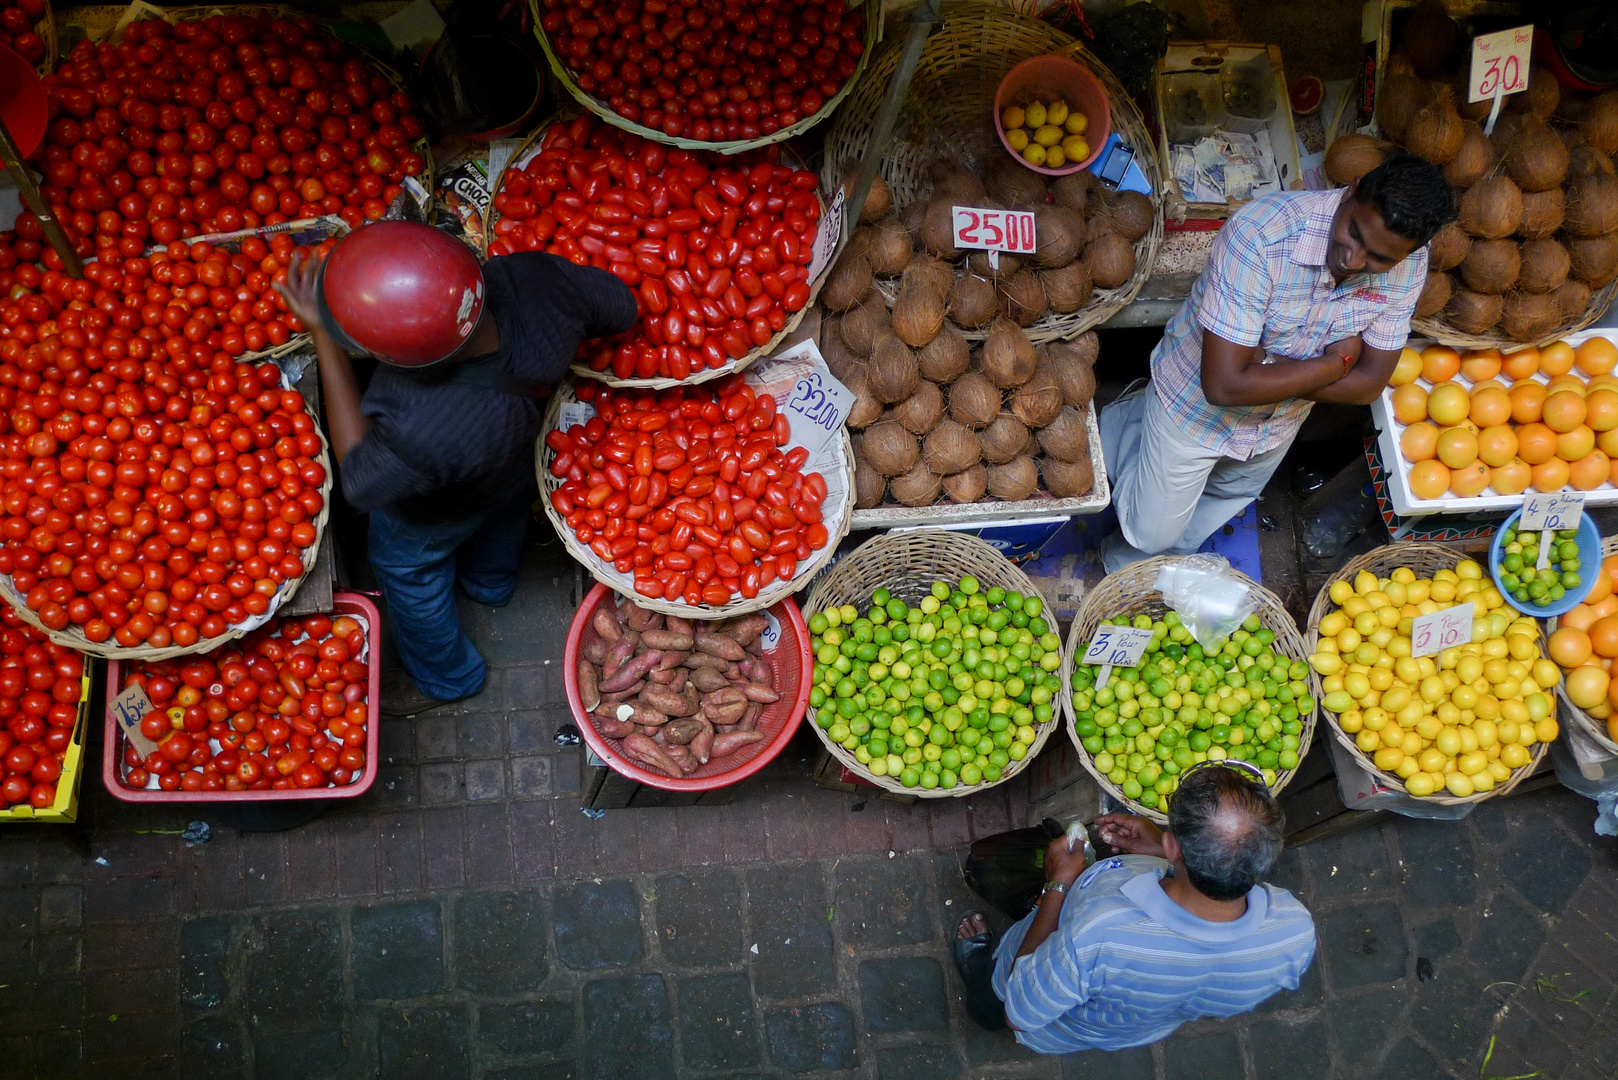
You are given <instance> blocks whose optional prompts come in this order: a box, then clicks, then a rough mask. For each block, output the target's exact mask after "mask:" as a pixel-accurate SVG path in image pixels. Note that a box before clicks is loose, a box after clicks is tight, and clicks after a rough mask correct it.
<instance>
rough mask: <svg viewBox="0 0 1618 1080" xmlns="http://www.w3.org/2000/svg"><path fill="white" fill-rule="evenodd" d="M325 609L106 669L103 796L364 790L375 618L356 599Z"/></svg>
mask: <svg viewBox="0 0 1618 1080" xmlns="http://www.w3.org/2000/svg"><path fill="white" fill-rule="evenodd" d="M332 605H333V606H332V611H331V613H330V614H327V615H307V616H303V617H301V618H296V619H276V620H271V621H270V622H269V623H267V624H265V625H264V626H263V627H261V628H259V629H258V630H256V631H254V632H253V633H251V634H249V635H248V636H247V637H245V638H244V639H243V640H242V641H241V642H240V643H237V644H232V645H230V646H228V647H226V648H222V649H215V650H214V651H212V652H209V653H205V654H203V655H201V656H192V657H187V658H185V659H183V660H163V661H155V662H154V661H135V662H131V663H119V662H117V661H114V662H112V663H109V664H108V665H107V716H106V736H107V737H106V748H105V751H104V752H103V756H102V777H103V779H104V781H105V782H106V785H107V790H108V791H110V792H111V793H112V794H113V796H114V797H116V798H119V799H122V800H124V801H125V802H188V801H232V800H240V799H251V800H262V799H348V798H353V797H354V796H356V795H360V794H363V793H364V792H365V791H366V790H367V789H369V788H370V786H371V784H372V783H373V782H374V781H375V780H376V772H377V741H378V738H379V734H378V724H377V715H378V713H377V710H378V707H379V702H380V700H381V682H380V680H381V669H380V667H379V665H378V664H377V660H376V652H375V649H376V636H375V635H376V633H377V629H378V627H379V626H380V621H379V619H378V616H377V610H376V605H375V604H373V603H371V601H370V600H368V599H367V598H366V597H364V596H361V595H359V594H358V593H337V594H335V595H334V596H333V597H332ZM137 685H138V686H139V687H140V688H141V691H142V692H143V693H144V698H143V697H142V695H141V693H133V692H131V687H134V686H137Z"/></svg>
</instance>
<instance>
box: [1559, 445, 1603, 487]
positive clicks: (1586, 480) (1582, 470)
mask: <svg viewBox="0 0 1618 1080" xmlns="http://www.w3.org/2000/svg"><path fill="white" fill-rule="evenodd" d="M1611 475H1612V460H1611V459H1610V458H1608V457H1607V455H1606V454H1603V453H1602V452H1601V451H1600V450H1592V451H1590V452H1589V453H1588V454H1586V455H1585V456H1584V457H1581V458H1579V460H1577V461H1575V462H1573V463H1572V464H1570V465H1569V466H1568V480H1569V482H1570V483H1572V485H1573V486H1574V487H1576V488H1578V489H1579V490H1580V491H1593V490H1595V489H1596V488H1598V487H1600V486H1601V485H1602V484H1605V483H1606V482H1607V478H1608V477H1609V476H1611Z"/></svg>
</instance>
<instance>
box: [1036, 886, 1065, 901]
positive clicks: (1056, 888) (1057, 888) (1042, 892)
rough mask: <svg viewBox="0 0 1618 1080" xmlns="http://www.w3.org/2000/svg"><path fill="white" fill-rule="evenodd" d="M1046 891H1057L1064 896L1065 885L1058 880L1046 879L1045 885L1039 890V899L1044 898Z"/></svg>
mask: <svg viewBox="0 0 1618 1080" xmlns="http://www.w3.org/2000/svg"><path fill="white" fill-rule="evenodd" d="M1047 893H1059V894H1060V895H1062V896H1066V895H1067V886H1066V885H1063V884H1062V883H1061V882H1060V881H1047V882H1046V883H1045V887H1044V888H1043V889H1041V890H1039V898H1040V899H1041V900H1043V899H1045V895H1046V894H1047Z"/></svg>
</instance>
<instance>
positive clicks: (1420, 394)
mask: <svg viewBox="0 0 1618 1080" xmlns="http://www.w3.org/2000/svg"><path fill="white" fill-rule="evenodd" d="M1392 400H1393V418H1394V419H1395V420H1397V421H1399V423H1401V424H1415V423H1419V422H1421V421H1423V420H1425V419H1427V391H1425V390H1423V389H1422V388H1421V387H1419V386H1417V385H1416V384H1415V383H1407V384H1406V385H1404V386H1401V387H1399V389H1397V390H1395V391H1394V392H1393V394H1392Z"/></svg>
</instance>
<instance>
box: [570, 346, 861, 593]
mask: <svg viewBox="0 0 1618 1080" xmlns="http://www.w3.org/2000/svg"><path fill="white" fill-rule="evenodd" d="M812 370H813V369H812V367H811V366H810V364H809V363H808V362H807V361H800V360H794V359H776V360H771V361H770V362H769V363H767V364H765V365H762V366H760V367H758V368H754V369H753V370H752V371H750V372H748V373H747V375H746V376H742V375H728V376H726V377H725V378H723V379H720V380H717V381H715V382H710V383H704V384H702V385H701V386H678V387H674V388H672V389H667V390H659V391H650V390H619V389H614V388H612V387H608V386H603V385H602V384H600V383H597V382H592V381H590V380H587V379H586V380H580V381H578V382H577V383H576V384H564V385H563V386H562V387H561V388H560V389H558V390H557V392H556V395H555V397H554V398H553V399H552V401H551V407H550V411H549V413H548V414H547V416H546V419H545V432H546V434H545V437H544V438H543V439H541V440H540V441H539V449H538V459H539V460H538V465H539V482H540V493H541V495H542V496H543V502H544V505H545V514H546V516H547V517H549V518H550V521H551V524H552V525H553V526H554V527H555V528H556V533H557V535H558V536H560V537H561V538H562V542H563V544H564V545H565V546H566V547H567V550H568V554H570V555H572V556H573V557H574V558H575V559H577V560H579V562H580V563H582V564H583V565H584V567H585V568H586V569H587V570H589V571H590V573H591V575H592V576H594V577H595V579H596V580H597V581H599V582H601V583H602V584H604V585H606V586H607V587H608V588H611V589H615V590H617V591H618V592H620V593H622V594H623V595H625V596H627V597H629V599H631V600H633V601H634V602H635V603H636V604H638V605H640V606H641V607H642V608H646V609H647V610H650V611H657V612H661V613H662V614H665V615H674V616H678V617H680V618H686V619H724V618H729V617H730V616H733V615H743V614H746V613H748V612H751V611H758V610H761V609H763V608H767V607H769V606H770V605H772V604H775V603H777V602H778V601H781V600H784V599H785V598H786V597H788V596H790V595H791V594H792V593H794V592H796V591H798V590H799V589H801V588H803V587H804V586H805V585H807V584H808V583H809V581H810V579H811V578H813V577H814V576H815V574H816V573H818V572H819V571H820V570H821V568H822V567H824V566H825V565H826V564H827V562H829V561H830V559H831V557H832V554H833V553H834V552H835V551H836V549H837V544H838V541H840V540H841V539H842V538H843V537H844V536H846V535H847V534H848V527H849V522H850V521H851V520H852V517H853V505H854V502H853V492H854V447H853V444H852V443H851V442H850V441H849V437H848V430H847V429H846V428H845V427H843V426H842V425H841V424H840V423H839V424H837V425H836V426H835V430H831V431H828V432H825V433H823V434H822V435H820V437H819V439H818V440H817V439H816V438H815V437H814V435H811V434H807V433H805V432H804V430H803V429H799V428H795V427H794V425H793V423H792V421H790V420H789V419H788V414H787V412H786V411H784V408H783V409H778V408H777V402H782V403H785V402H787V401H788V399H789V397H791V396H792V395H793V393H794V391H795V389H796V387H797V386H798V385H799V380H800V379H801V378H803V377H805V375H807V374H808V373H809V372H810V371H812Z"/></svg>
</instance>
